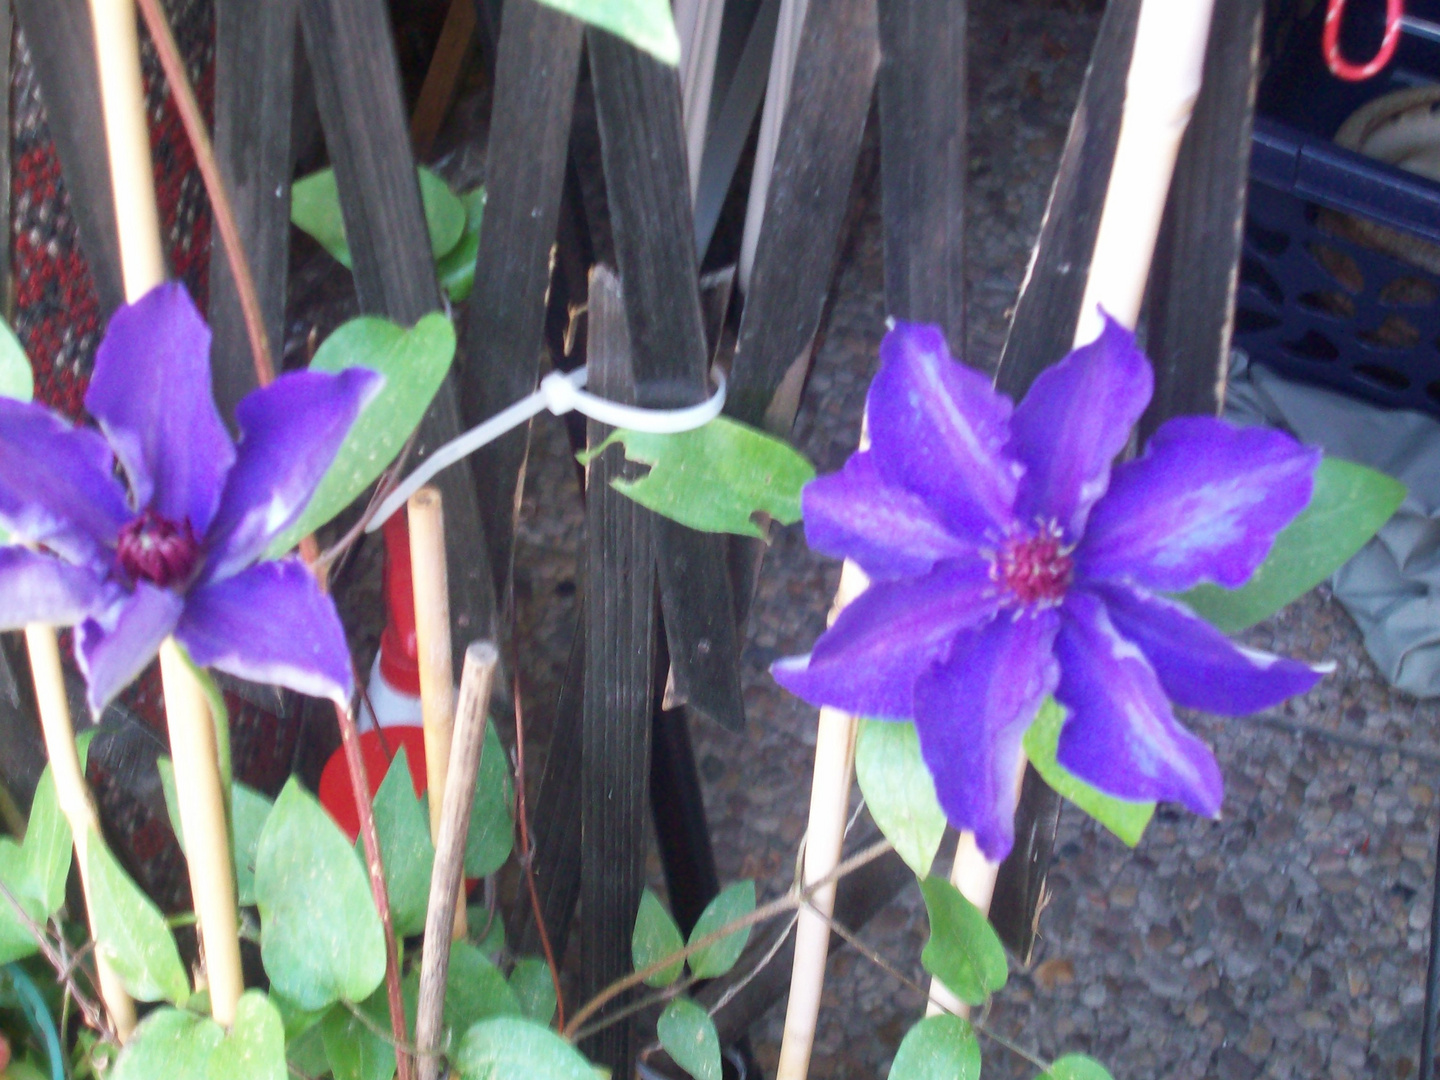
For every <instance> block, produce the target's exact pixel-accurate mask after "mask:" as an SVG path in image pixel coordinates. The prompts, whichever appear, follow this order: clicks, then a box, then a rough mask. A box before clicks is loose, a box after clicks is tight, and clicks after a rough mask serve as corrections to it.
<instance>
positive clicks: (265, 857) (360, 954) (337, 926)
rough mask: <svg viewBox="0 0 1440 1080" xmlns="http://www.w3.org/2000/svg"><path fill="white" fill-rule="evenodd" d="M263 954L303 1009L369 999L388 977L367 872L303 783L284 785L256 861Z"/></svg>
mask: <svg viewBox="0 0 1440 1080" xmlns="http://www.w3.org/2000/svg"><path fill="white" fill-rule="evenodd" d="M255 899H256V902H257V903H258V904H259V907H260V953H261V958H262V959H263V960H264V963H265V972H266V974H267V975H269V976H270V981H271V985H272V986H273V987H274V988H275V989H276V990H277V991H279V992H280V993H281V994H284V995H285V996H286V997H287V998H289V999H290V1000H291V1001H292V1002H294V1003H295V1005H297V1006H298V1007H299V1008H301V1009H307V1010H311V1011H315V1010H319V1009H323V1008H324V1007H325V1006H327V1005H329V1004H331V1003H332V1002H335V1001H339V1000H341V999H344V1000H346V1001H364V1000H365V999H366V998H367V997H369V996H370V994H371V993H372V992H373V991H374V990H375V988H376V987H377V986H379V985H380V981H381V980H382V979H383V978H384V977H385V935H384V931H383V930H382V929H381V926H380V916H379V915H377V914H376V912H375V906H374V904H372V903H371V901H370V884H369V881H368V879H367V878H366V876H365V868H364V866H363V864H362V863H361V861H360V860H359V858H357V857H356V855H355V851H354V849H352V848H351V847H350V842H349V841H348V840H347V839H346V838H345V834H344V833H342V832H341V831H340V829H339V826H337V825H336V824H335V822H334V821H332V820H331V819H330V815H329V814H327V813H326V812H325V811H324V810H323V809H322V808H321V806H320V804H319V803H318V802H316V801H315V799H314V798H313V797H312V796H311V795H309V794H308V793H307V792H306V791H305V790H304V789H303V788H302V787H301V786H300V783H299V781H298V780H295V779H292V780H291V781H290V782H289V783H288V784H286V785H285V789H284V790H283V791H282V792H281V793H280V797H279V798H278V799H276V800H275V808H274V809H273V810H271V811H270V818H269V820H268V821H266V822H265V828H264V830H263V831H262V832H261V833H260V844H259V847H258V849H257V850H256V857H255Z"/></svg>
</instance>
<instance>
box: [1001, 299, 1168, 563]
mask: <svg viewBox="0 0 1440 1080" xmlns="http://www.w3.org/2000/svg"><path fill="white" fill-rule="evenodd" d="M1154 382H1155V379H1154V375H1153V374H1152V373H1151V371H1150V362H1149V361H1148V360H1146V359H1145V355H1144V353H1142V352H1141V351H1140V350H1139V349H1137V348H1136V347H1135V335H1134V334H1132V333H1130V331H1128V330H1126V329H1125V328H1124V327H1123V326H1121V325H1120V324H1119V323H1117V322H1116V321H1115V320H1113V319H1111V318H1110V317H1109V316H1106V318H1105V329H1104V330H1103V331H1101V334H1100V336H1099V337H1098V338H1097V339H1096V340H1095V341H1093V342H1092V343H1090V344H1089V345H1085V346H1082V347H1081V348H1079V349H1076V350H1075V351H1074V352H1072V353H1071V354H1070V355H1069V356H1067V357H1065V359H1063V360H1061V361H1060V362H1059V363H1058V364H1055V365H1053V366H1051V367H1049V368H1046V369H1045V371H1043V372H1041V374H1040V376H1039V378H1037V379H1036V380H1035V383H1034V385H1033V386H1031V387H1030V392H1029V393H1028V394H1026V395H1025V400H1024V401H1022V402H1021V403H1020V404H1019V406H1017V407H1016V409H1015V415H1014V416H1013V417H1011V418H1010V447H1009V452H1010V454H1011V455H1012V456H1013V457H1015V458H1016V459H1018V460H1019V461H1020V463H1021V464H1023V465H1024V466H1025V475H1024V477H1022V478H1021V480H1020V489H1019V493H1018V495H1017V497H1016V502H1015V516H1016V517H1017V518H1019V519H1020V520H1021V521H1023V522H1026V523H1029V522H1033V521H1036V520H1039V521H1047V522H1048V521H1055V522H1057V523H1058V524H1059V525H1060V527H1061V529H1062V530H1063V531H1064V535H1065V537H1066V538H1067V539H1068V540H1069V541H1070V542H1071V543H1073V542H1074V541H1075V540H1076V539H1078V538H1079V537H1080V536H1081V535H1082V534H1083V533H1084V531H1085V519H1086V518H1087V517H1088V516H1089V513H1090V508H1091V507H1092V506H1094V505H1095V501H1096V500H1097V499H1099V498H1100V496H1102V495H1103V494H1105V489H1106V487H1108V486H1109V483H1110V464H1111V462H1112V461H1114V460H1115V456H1116V455H1117V454H1119V453H1120V451H1121V450H1123V449H1124V448H1125V444H1126V443H1127V442H1128V441H1129V439H1130V429H1131V428H1132V427H1134V426H1135V421H1137V420H1139V419H1140V414H1141V413H1143V412H1144V411H1145V406H1146V405H1148V404H1149V403H1150V393H1151V390H1152V389H1153V387H1154Z"/></svg>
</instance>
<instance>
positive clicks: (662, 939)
mask: <svg viewBox="0 0 1440 1080" xmlns="http://www.w3.org/2000/svg"><path fill="white" fill-rule="evenodd" d="M684 947H685V938H684V937H682V936H681V934H680V927H678V926H676V925H675V920H674V919H672V918H671V917H670V913H669V912H668V911H666V910H665V905H664V904H662V903H660V900H659V898H657V897H656V895H655V894H654V893H652V892H651V891H650V890H649V889H646V890H645V891H644V892H642V893H641V894H640V911H639V913H638V914H637V915H636V916H635V932H634V933H633V934H631V935H630V958H631V960H632V961H633V962H634V964H635V970H636V971H643V970H644V969H645V968H647V967H649V966H650V965H651V964H653V963H655V962H656V961H657V960H662V959H664V958H665V957H667V956H669V955H670V954H671V953H676V952H679V951H680V950H681V949H683V948H684ZM684 970H685V961H684V960H676V961H675V963H673V964H671V965H670V966H669V967H667V968H664V969H663V970H661V971H658V972H656V973H655V974H654V975H651V976H650V978H648V979H646V980H645V984H646V985H647V986H669V985H670V984H671V983H673V982H674V981H675V980H676V979H678V978H679V977H680V976H681V974H682V973H683V972H684Z"/></svg>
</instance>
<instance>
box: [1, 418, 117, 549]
mask: <svg viewBox="0 0 1440 1080" xmlns="http://www.w3.org/2000/svg"><path fill="white" fill-rule="evenodd" d="M114 463H115V456H114V454H113V453H111V451H110V447H109V446H108V445H107V444H106V442H105V440H104V439H102V438H101V437H100V436H99V434H97V433H96V432H94V431H90V430H88V429H86V428H76V427H71V426H70V425H69V424H68V423H66V422H65V421H64V420H62V419H61V418H60V417H58V416H56V415H54V414H53V413H51V412H49V411H48V410H46V409H43V408H41V407H40V406H39V405H32V404H30V403H28V402H20V401H12V400H11V399H10V398H3V397H0V526H3V527H4V528H6V529H8V530H9V531H10V532H12V533H14V534H15V535H16V536H17V537H19V538H21V539H23V540H27V541H30V542H31V543H37V544H44V545H46V546H47V547H49V548H50V549H51V550H52V551H54V552H55V553H56V554H58V555H60V556H62V557H63V558H65V559H68V560H70V561H71V562H77V563H79V562H92V563H93V562H107V563H108V560H109V559H110V558H111V556H110V554H109V553H108V551H107V549H109V548H113V547H114V546H115V537H116V536H117V535H118V533H119V531H120V526H121V525H122V524H124V523H125V522H126V521H127V520H128V519H129V518H130V517H131V516H133V515H132V514H131V512H130V509H129V507H128V506H127V505H126V502H125V493H124V491H123V490H122V489H121V487H120V484H119V483H118V482H117V481H116V480H115V477H114V475H113V473H112V471H111V470H112V468H113V466H114Z"/></svg>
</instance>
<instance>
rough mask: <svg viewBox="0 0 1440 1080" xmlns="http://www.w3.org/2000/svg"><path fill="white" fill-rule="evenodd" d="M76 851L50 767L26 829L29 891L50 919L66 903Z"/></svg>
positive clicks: (43, 778) (42, 774)
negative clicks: (67, 884)
mask: <svg viewBox="0 0 1440 1080" xmlns="http://www.w3.org/2000/svg"><path fill="white" fill-rule="evenodd" d="M73 850H74V849H73V841H72V840H71V838H70V823H69V822H68V821H66V820H65V814H64V812H63V811H61V809H60V795H59V792H58V791H57V790H56V789H55V774H54V772H53V771H51V768H50V766H49V765H46V766H45V771H44V772H42V773H41V774H40V782H39V783H38V784H36V786H35V797H34V799H33V800H31V803H30V821H29V824H27V825H26V827H25V864H26V866H27V867H28V869H29V874H30V888H29V890H27V891H29V892H30V893H31V895H33V896H35V897H37V898H38V899H39V900H40V901H41V903H42V904H43V905H44V910H45V917H46V918H48V917H49V916H51V915H54V914H55V913H56V912H57V911H59V910H60V908H61V906H62V905H63V904H64V903H65V879H66V878H67V877H69V875H70V861H71V852H72V851H73Z"/></svg>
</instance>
